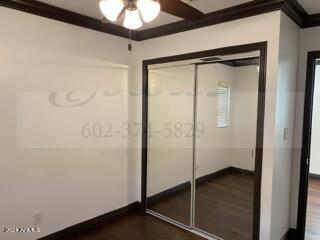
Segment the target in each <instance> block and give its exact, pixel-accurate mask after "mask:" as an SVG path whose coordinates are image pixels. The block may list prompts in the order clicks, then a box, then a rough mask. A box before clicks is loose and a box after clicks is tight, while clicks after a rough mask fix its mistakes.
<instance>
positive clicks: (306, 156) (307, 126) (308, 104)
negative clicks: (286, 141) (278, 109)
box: [297, 51, 320, 240]
mask: <svg viewBox="0 0 320 240" xmlns="http://www.w3.org/2000/svg"><path fill="white" fill-rule="evenodd" d="M317 59H320V51H314V52H309V53H308V61H307V79H306V89H305V101H304V115H303V135H302V150H301V165H300V187H299V206H298V224H297V239H299V240H304V239H305V230H306V220H307V207H308V206H307V205H308V185H309V164H310V148H311V133H312V115H313V112H312V111H313V97H314V96H313V94H314V83H315V74H316V64H317Z"/></svg>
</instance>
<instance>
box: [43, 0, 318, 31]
mask: <svg viewBox="0 0 320 240" xmlns="http://www.w3.org/2000/svg"><path fill="white" fill-rule="evenodd" d="M40 1H41V2H44V3H48V4H50V5H53V6H56V7H60V8H64V9H67V10H70V11H73V12H77V13H80V14H83V15H86V16H90V17H93V18H97V19H102V14H101V12H100V10H99V1H100V0H40ZM183 1H185V2H187V3H189V4H190V5H192V6H194V7H196V8H197V9H199V10H200V11H202V12H204V13H209V12H214V11H217V10H221V9H224V8H228V7H232V6H235V5H239V4H242V3H246V2H250V1H251V0H183ZM298 1H299V2H300V4H301V5H302V6H303V7H304V8H305V9H306V11H307V12H308V13H309V14H316V13H320V0H298ZM179 20H181V19H180V18H177V17H174V16H172V15H169V14H166V13H162V12H161V13H160V15H159V16H158V17H157V18H156V19H155V20H154V21H152V22H151V23H148V24H144V25H143V27H142V28H141V29H139V30H143V29H148V28H152V27H156V26H161V25H164V24H168V23H172V22H176V21H179ZM122 22H123V19H119V21H118V22H117V24H118V25H121V24H122Z"/></svg>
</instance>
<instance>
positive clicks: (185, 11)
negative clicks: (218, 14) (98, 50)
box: [100, 0, 204, 30]
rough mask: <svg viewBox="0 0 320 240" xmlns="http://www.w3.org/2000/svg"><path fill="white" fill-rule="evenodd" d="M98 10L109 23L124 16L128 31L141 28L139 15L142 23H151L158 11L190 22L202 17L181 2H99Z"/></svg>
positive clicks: (140, 0)
mask: <svg viewBox="0 0 320 240" xmlns="http://www.w3.org/2000/svg"><path fill="white" fill-rule="evenodd" d="M189 1H191V0H189ZM100 10H101V12H102V13H103V15H104V17H105V18H106V19H107V20H109V21H111V22H116V21H117V20H118V19H119V18H120V17H121V16H122V15H123V14H125V20H124V23H123V26H124V27H125V28H128V29H130V30H134V29H138V28H140V27H141V26H142V24H143V23H142V21H141V18H140V15H141V16H142V19H143V21H144V22H151V21H152V20H154V19H155V18H156V17H157V16H158V14H159V12H160V11H162V12H166V13H169V14H171V15H174V16H176V17H179V18H183V19H186V20H191V21H196V20H199V19H201V18H202V17H203V16H204V14H203V13H202V12H200V11H199V10H197V9H196V8H194V7H192V6H190V5H188V4H187V3H185V2H183V1H181V0H101V1H100Z"/></svg>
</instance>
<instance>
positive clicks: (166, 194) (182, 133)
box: [147, 65, 195, 226]
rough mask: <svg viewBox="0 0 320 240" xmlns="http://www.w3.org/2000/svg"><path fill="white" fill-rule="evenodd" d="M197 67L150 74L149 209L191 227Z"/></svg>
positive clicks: (157, 71) (158, 71) (173, 68)
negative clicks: (195, 76) (194, 104)
mask: <svg viewBox="0 0 320 240" xmlns="http://www.w3.org/2000/svg"><path fill="white" fill-rule="evenodd" d="M194 69H195V67H194V66H192V65H188V66H175V67H165V68H161V69H151V70H149V73H148V75H149V76H148V81H149V97H148V108H149V109H148V135H149V136H148V165H147V169H148V170H147V171H148V172H147V208H148V210H151V211H153V212H155V213H157V214H160V215H161V216H163V217H166V218H170V219H171V220H174V221H176V222H178V223H181V224H183V225H186V226H190V219H191V182H192V169H193V155H192V154H193V119H194V114H193V113H194V110H193V102H194V94H193V93H194V74H195V70H194Z"/></svg>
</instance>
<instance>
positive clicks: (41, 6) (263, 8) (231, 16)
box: [0, 0, 320, 41]
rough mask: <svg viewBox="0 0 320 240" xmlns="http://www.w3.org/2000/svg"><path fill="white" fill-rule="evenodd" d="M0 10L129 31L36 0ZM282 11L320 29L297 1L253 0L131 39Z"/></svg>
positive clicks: (7, 0)
mask: <svg viewBox="0 0 320 240" xmlns="http://www.w3.org/2000/svg"><path fill="white" fill-rule="evenodd" d="M0 6H2V7H8V8H12V9H16V10H19V11H23V12H27V13H31V14H35V15H38V16H42V17H46V18H50V19H54V20H58V21H61V22H65V23H69V24H73V25H77V26H81V27H85V28H89V29H93V30H96V31H100V32H104V33H108V34H112V35H116V36H119V37H123V38H128V36H129V31H128V30H127V29H125V28H123V27H121V26H118V25H115V24H111V23H102V21H101V20H99V19H95V18H92V17H88V16H85V15H82V14H79V13H75V12H72V11H68V10H66V9H62V8H59V7H54V6H52V5H49V4H45V3H42V2H39V1H36V0H0ZM273 11H283V12H284V13H285V14H287V15H288V16H289V17H290V18H291V19H292V20H293V21H294V22H295V23H297V24H298V25H299V26H300V27H302V28H307V27H314V26H320V14H316V15H311V16H310V15H308V14H307V12H306V11H305V10H304V9H303V7H302V6H301V5H300V4H299V3H298V1H297V0H255V1H251V2H248V3H244V4H241V5H238V6H234V7H230V8H226V9H223V10H219V11H215V12H212V13H208V14H206V15H205V16H204V17H203V18H202V19H201V20H198V21H187V20H182V21H178V22H174V23H170V24H166V25H163V26H159V27H155V28H150V29H146V30H142V31H132V39H133V40H136V41H143V40H147V39H151V38H157V37H161V36H166V35H170V34H175V33H179V32H184V31H189V30H192V29H197V28H201V27H206V26H210V25H215V24H219V23H223V22H228V21H233V20H237V19H241V18H246V17H251V16H255V15H259V14H262V13H268V12H273Z"/></svg>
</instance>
